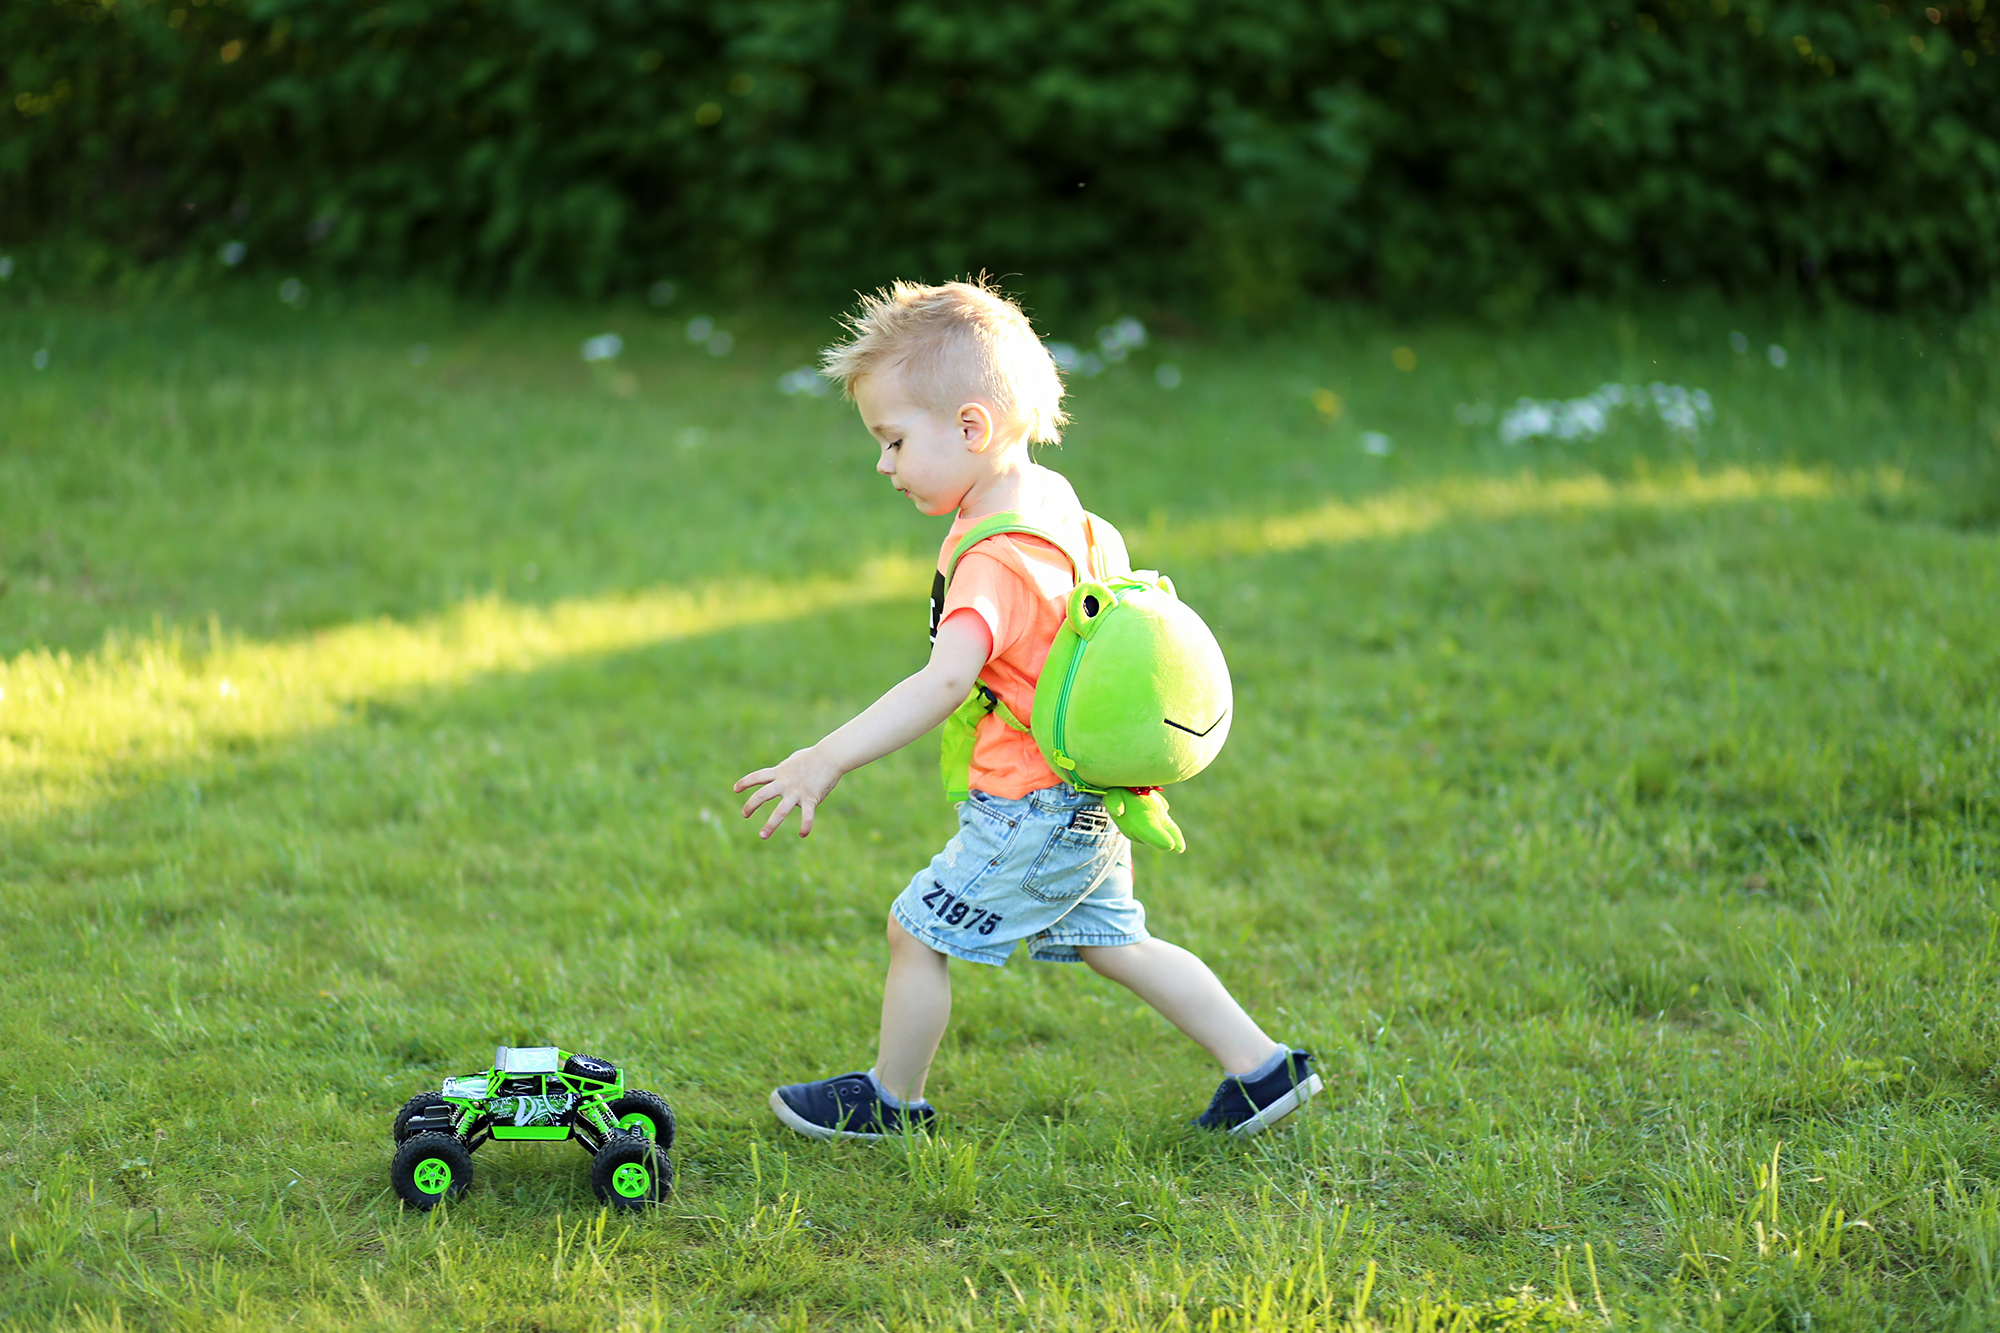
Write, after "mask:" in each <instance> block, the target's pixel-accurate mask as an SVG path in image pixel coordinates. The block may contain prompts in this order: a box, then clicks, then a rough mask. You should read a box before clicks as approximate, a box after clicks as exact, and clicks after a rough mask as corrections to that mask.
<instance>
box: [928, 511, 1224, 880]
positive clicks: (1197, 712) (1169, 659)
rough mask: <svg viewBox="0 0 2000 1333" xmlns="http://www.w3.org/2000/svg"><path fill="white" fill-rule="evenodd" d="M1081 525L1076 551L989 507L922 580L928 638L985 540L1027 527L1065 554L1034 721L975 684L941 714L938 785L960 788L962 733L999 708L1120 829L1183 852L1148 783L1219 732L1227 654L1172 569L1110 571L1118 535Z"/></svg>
mask: <svg viewBox="0 0 2000 1333" xmlns="http://www.w3.org/2000/svg"><path fill="white" fill-rule="evenodd" d="M1083 530H1084V536H1085V541H1086V549H1084V550H1082V551H1078V550H1076V549H1075V547H1074V544H1073V543H1072V542H1071V541H1069V540H1067V539H1065V538H1063V537H1061V536H1058V535H1057V534H1055V533H1053V532H1049V531H1047V530H1045V529H1043V528H1040V527H1037V526H1036V525H1035V524H1033V523H1031V522H1029V521H1028V520H1027V518H1026V516H1025V515H1023V514H1021V513H1019V512H1018V511H1011V510H1010V511H1008V512H1007V513H1002V514H994V515H992V516H990V517H988V518H985V519H982V520H980V521H979V522H978V523H976V524H974V525H973V526H972V528H971V529H970V530H968V531H967V532H966V534H965V536H964V537H962V538H960V539H959V542H958V545H957V546H956V547H955V548H954V549H953V551H952V553H951V559H950V560H949V561H948V562H947V563H946V565H945V568H944V569H943V571H941V572H940V573H939V574H938V575H937V577H936V579H935V581H934V582H933V583H932V585H931V639H932V641H933V642H935V641H936V639H937V627H938V622H939V620H940V619H941V618H942V617H943V615H944V597H945V590H946V588H948V587H949V586H950V583H951V576H952V574H953V573H955V572H956V571H957V569H958V562H959V561H960V560H962V559H964V558H965V554H966V553H967V552H968V551H970V550H971V549H972V548H973V547H975V546H977V545H978V544H979V543H980V542H982V541H985V540H986V539H987V538H988V537H992V536H995V535H997V534H999V533H1013V532H1018V533H1022V534H1024V535H1026V536H1030V537H1039V538H1041V539H1042V540H1043V541H1045V542H1048V543H1049V544H1050V545H1051V546H1054V547H1055V548H1056V549H1057V550H1059V551H1061V552H1062V553H1063V554H1064V555H1065V556H1067V557H1069V562H1070V568H1071V569H1072V570H1073V571H1074V572H1075V577H1076V579H1077V584H1076V587H1075V588H1074V589H1072V590H1071V592H1070V595H1069V605H1068V610H1067V613H1066V614H1065V616H1064V617H1063V623H1062V627H1061V628H1060V629H1058V630H1057V631H1056V637H1055V642H1054V643H1053V644H1052V645H1051V646H1050V648H1049V656H1048V661H1047V662H1046V663H1045V664H1044V665H1043V667H1042V675H1041V679H1040V681H1039V682H1038V683H1037V685H1036V688H1035V702H1034V707H1033V708H1032V709H1031V710H1030V712H1031V717H1032V724H1031V725H1030V724H1024V723H1022V721H1021V720H1020V719H1019V718H1017V717H1015V716H1014V714H1013V712H1012V710H1010V709H1009V708H1008V707H1007V705H1006V704H1004V703H1002V702H1001V701H1000V700H999V698H998V697H997V696H996V695H995V694H994V693H993V691H992V690H990V689H988V688H987V687H986V686H985V685H983V684H978V685H974V686H973V689H972V693H971V694H970V695H968V696H967V697H966V700H965V702H964V703H963V704H961V705H960V706H959V708H958V711H957V712H955V713H953V714H952V715H951V717H950V718H949V719H948V720H947V721H946V723H945V728H944V746H943V754H942V756H941V757H940V761H939V762H940V769H941V772H942V774H943V778H944V788H945V794H946V796H948V797H949V798H950V799H952V800H954V801H962V800H964V799H966V797H967V795H968V794H969V791H970V781H969V775H970V770H971V766H972V747H973V739H974V733H975V731H976V730H977V728H978V725H979V720H980V719H981V718H982V717H984V716H985V715H986V714H988V713H998V714H999V716H1000V720H1001V721H1002V722H1004V723H1006V724H1007V725H1008V726H1010V727H1012V728H1013V729H1014V730H1016V731H1027V732H1032V733H1033V735H1034V738H1035V744H1036V745H1037V746H1038V747H1039V748H1040V749H1041V752H1042V758H1043V759H1044V760H1046V761H1047V762H1048V765H1049V767H1050V768H1052V769H1054V770H1055V771H1056V772H1057V773H1058V774H1059V775H1061V776H1062V778H1063V779H1064V781H1066V782H1068V783H1069V785H1070V786H1072V787H1074V788H1076V789H1077V790H1078V791H1081V792H1089V793H1091V794H1093V795H1099V796H1102V797H1103V798H1104V808H1105V810H1106V812H1107V813H1109V814H1110V816H1111V818H1112V819H1113V821H1115V822H1116V823H1117V825H1118V827H1119V828H1120V829H1121V830H1122V831H1123V832H1124V833H1125V834H1126V836H1127V837H1130V838H1134V839H1136V840H1138V841H1140V842H1144V843H1150V844H1151V845H1153V846H1155V847H1160V848H1163V849H1165V850H1167V851H1173V852H1178V851H1183V850H1185V849H1186V847H1187V840H1186V839H1185V838H1183V837H1182V836H1181V831H1180V828H1179V826H1177V825H1176V824H1175V823H1174V821H1173V819H1172V817H1171V816H1170V815H1169V814H1168V813H1167V799H1166V797H1165V796H1163V795H1161V793H1160V790H1159V789H1160V788H1161V787H1164V786H1167V785H1168V784H1170V783H1175V782H1185V781H1186V780H1187V779H1189V778H1191V777H1193V776H1194V775H1195V774H1197V773H1199V772H1201V770H1202V769H1204V768H1207V767H1208V765H1209V763H1210V761H1212V760H1213V759H1214V758H1215V756H1216V755H1217V754H1218V753H1219V752H1220V751H1221V749H1222V743H1223V741H1225V740H1227V739H1228V737H1229V713H1230V705H1231V696H1230V689H1229V664H1228V663H1227V662H1225V661H1224V660H1223V657H1222V648H1221V647H1220V645H1218V644H1217V643H1216V641H1215V635H1213V634H1211V633H1210V632H1209V629H1208V626H1207V625H1205V624H1203V623H1202V619H1201V617H1200V616H1198V615H1196V614H1195V613H1194V612H1193V611H1192V610H1191V609H1189V607H1188V605H1187V604H1186V603H1185V602H1183V601H1181V600H1180V598H1179V597H1178V596H1176V595H1175V593H1174V585H1173V580H1171V579H1169V578H1167V577H1166V576H1165V575H1163V574H1159V573H1157V572H1155V571H1153V570H1138V571H1131V570H1124V571H1122V572H1121V571H1120V570H1119V569H1118V568H1117V567H1118V566H1122V565H1124V564H1126V563H1127V561H1126V559H1125V557H1124V542H1123V541H1122V540H1121V539H1120V538H1119V537H1118V533H1117V530H1116V529H1114V528H1112V527H1111V526H1110V525H1109V524H1108V523H1105V522H1104V520H1103V519H1100V518H1098V517H1096V516H1095V515H1093V514H1086V515H1085V516H1084V525H1083ZM1100 534H1103V538H1104V539H1103V540H1099V536H1100ZM1114 552H1115V558H1114V556H1113V553H1114Z"/></svg>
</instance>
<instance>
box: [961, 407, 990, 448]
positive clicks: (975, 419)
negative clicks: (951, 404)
mask: <svg viewBox="0 0 2000 1333" xmlns="http://www.w3.org/2000/svg"><path fill="white" fill-rule="evenodd" d="M958 436H959V438H960V439H962V440H964V441H965V447H966V448H967V449H970V450H971V451H972V452H973V453H975V454H981V453H985V452H986V449H987V446H988V445H990V444H992V443H993V413H992V412H990V411H988V410H987V407H986V404H984V403H966V404H964V405H963V406H961V407H960V408H959V409H958Z"/></svg>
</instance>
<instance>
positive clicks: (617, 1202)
mask: <svg viewBox="0 0 2000 1333" xmlns="http://www.w3.org/2000/svg"><path fill="white" fill-rule="evenodd" d="M590 1187H591V1188H592V1189H594V1190H596V1191H597V1197H598V1198H600V1199H602V1200H604V1202H606V1203H608V1204H610V1205H611V1206H612V1207H613V1208H650V1207H652V1206H653V1205H654V1204H656V1203H661V1202H663V1201H665V1199H666V1197H667V1196H668V1195H669V1194H672V1193H673V1192H674V1164H673V1162H672V1161H671V1160H670V1159H669V1158H668V1157H667V1155H666V1154H665V1153H664V1152H661V1151H660V1149H659V1147H658V1145H656V1144H655V1143H653V1141H652V1140H651V1139H644V1138H641V1137H639V1136H638V1135H637V1134H613V1135H612V1136H611V1137H610V1138H609V1139H607V1140H606V1141H605V1144H604V1146H603V1147H602V1148H599V1149H598V1150H597V1156H595V1157H593V1158H591V1159H590Z"/></svg>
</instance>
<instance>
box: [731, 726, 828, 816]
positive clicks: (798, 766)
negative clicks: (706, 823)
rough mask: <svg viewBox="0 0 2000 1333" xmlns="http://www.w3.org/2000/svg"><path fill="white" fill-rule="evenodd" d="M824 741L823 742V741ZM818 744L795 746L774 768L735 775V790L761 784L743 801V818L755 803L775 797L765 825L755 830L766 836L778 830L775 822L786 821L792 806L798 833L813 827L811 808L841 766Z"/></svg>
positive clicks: (824, 794) (748, 814)
mask: <svg viewBox="0 0 2000 1333" xmlns="http://www.w3.org/2000/svg"><path fill="white" fill-rule="evenodd" d="M822 744H824V742H822ZM820 749H821V746H819V745H809V746H807V747H806V748H805V749H803V750H794V751H792V753H791V755H790V756H788V757H787V758H786V759H785V760H784V761H783V762H781V763H780V764H779V765H778V766H777V767H776V768H760V769H758V770H757V771H756V772H755V773H745V774H744V775H743V776H742V777H740V778H738V779H736V790H737V791H739V792H742V791H748V790H749V789H750V788H752V787H762V788H763V790H762V791H759V792H758V793H757V794H756V795H754V796H752V797H751V798H750V799H749V800H747V801H745V802H744V803H743V817H744V818H745V819H748V818H750V816H752V815H754V814H756V813H757V807H758V806H760V805H763V804H764V803H765V802H766V801H776V802H777V803H778V804H777V805H776V806H775V807H774V808H773V809H772V811H771V817H770V818H769V819H767V820H765V821H764V827H763V828H760V829H758V830H757V836H758V837H760V838H768V837H770V836H771V835H772V834H773V833H776V832H777V831H778V825H780V824H782V823H784V822H785V816H786V815H789V814H790V813H792V811H793V810H794V809H797V810H798V812H799V836H800V837H801V838H803V837H805V836H807V835H808V834H810V833H811V832H812V831H813V811H814V810H816V809H818V808H819V803H820V802H821V801H824V800H825V799H826V794H827V793H828V792H830V791H832V790H833V786H834V784H835V783H836V782H839V781H840V778H841V772H842V770H841V769H840V768H838V767H836V766H835V765H833V764H831V763H829V762H828V761H827V758H826V756H825V755H823V754H821V753H820Z"/></svg>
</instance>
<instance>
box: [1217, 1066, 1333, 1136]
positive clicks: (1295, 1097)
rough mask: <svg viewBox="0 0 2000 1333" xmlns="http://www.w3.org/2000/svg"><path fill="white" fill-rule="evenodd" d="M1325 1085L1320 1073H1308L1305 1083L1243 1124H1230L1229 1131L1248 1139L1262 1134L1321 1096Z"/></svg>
mask: <svg viewBox="0 0 2000 1333" xmlns="http://www.w3.org/2000/svg"><path fill="white" fill-rule="evenodd" d="M1325 1087H1326V1084H1324V1083H1322V1082H1321V1081H1320V1077H1319V1075H1318V1074H1307V1075H1306V1077H1305V1081H1304V1082H1303V1083H1300V1084H1298V1085H1297V1086H1295V1087H1294V1088H1293V1089H1292V1090H1291V1091H1290V1092H1288V1093H1286V1094H1285V1095H1284V1096H1282V1097H1280V1098H1278V1100H1276V1101H1274V1102H1272V1103H1271V1104H1270V1105H1269V1106H1267V1107H1265V1108H1264V1109H1263V1110H1261V1111H1259V1112H1258V1113H1257V1114H1256V1115H1253V1116H1251V1117H1250V1118H1249V1119H1248V1120H1245V1121H1244V1122H1243V1123H1242V1124H1240V1125H1232V1126H1230V1129H1229V1132H1230V1133H1231V1134H1235V1135H1237V1136H1238V1137H1240V1138H1246V1139H1247V1138H1249V1137H1250V1136H1251V1135H1252V1134H1262V1133H1263V1132H1264V1131H1265V1130H1267V1129H1269V1128H1271V1126H1273V1125H1275V1124H1277V1123H1278V1122H1279V1121H1280V1120H1283V1119H1284V1118H1285V1117H1286V1116H1288V1115H1290V1114H1291V1113H1292V1112H1294V1111H1296V1110H1298V1109H1299V1108H1300V1107H1301V1106H1304V1105H1305V1104H1306V1103H1307V1102H1309V1101H1311V1100H1312V1099H1313V1098H1315V1097H1317V1096H1319V1094H1320V1091H1321V1090H1322V1089H1323V1088H1325Z"/></svg>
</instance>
